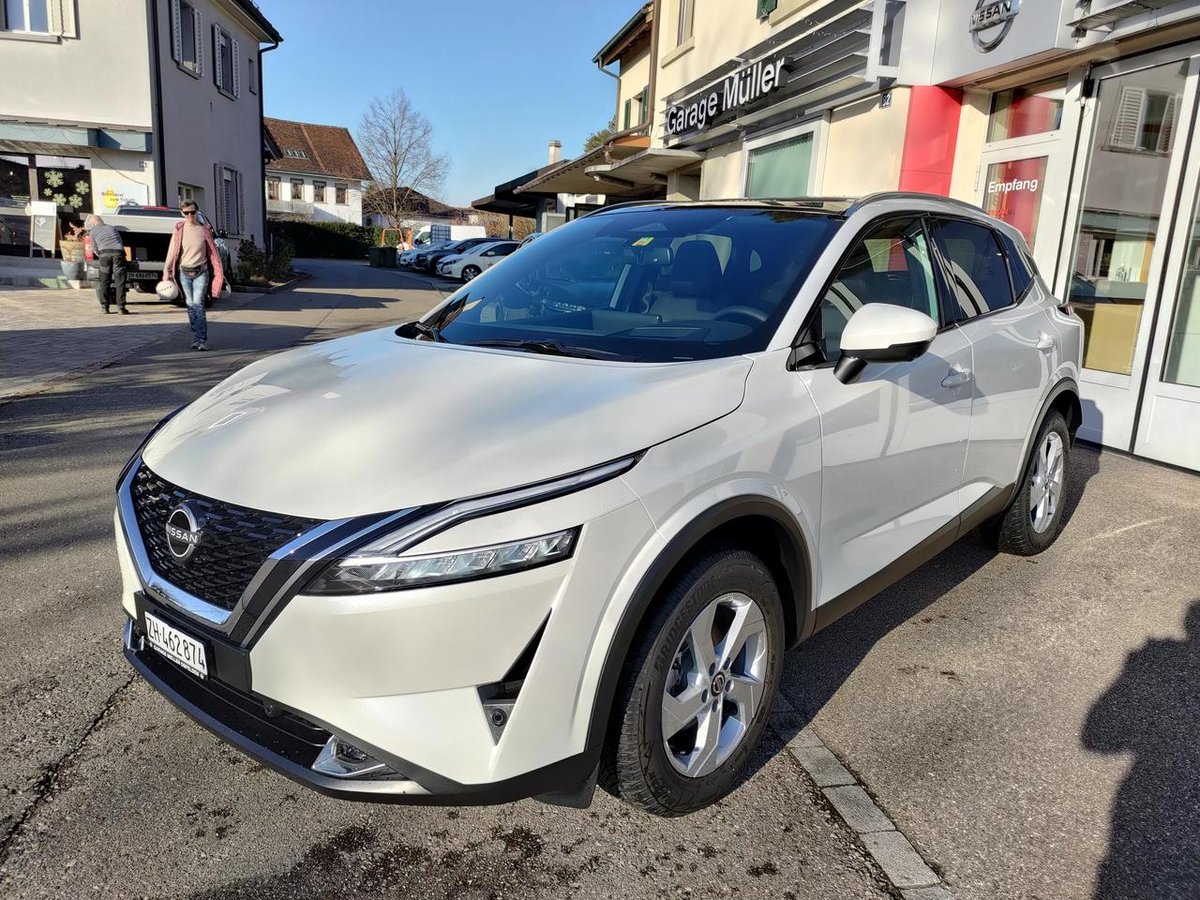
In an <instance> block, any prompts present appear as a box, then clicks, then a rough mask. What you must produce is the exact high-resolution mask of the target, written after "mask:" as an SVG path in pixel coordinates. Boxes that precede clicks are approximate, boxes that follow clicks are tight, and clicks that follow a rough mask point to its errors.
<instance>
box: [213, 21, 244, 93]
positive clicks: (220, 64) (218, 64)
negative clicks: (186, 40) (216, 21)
mask: <svg viewBox="0 0 1200 900" xmlns="http://www.w3.org/2000/svg"><path fill="white" fill-rule="evenodd" d="M239 55H240V54H239V53H238V41H237V39H236V38H234V37H231V36H230V35H229V33H228V32H226V31H225V29H223V28H222V27H221V26H220V25H213V82H214V83H215V84H216V86H217V90H219V91H220V92H221V93H222V94H224V95H225V96H227V97H233V98H237V97H238V96H240V95H241V93H242V85H241V80H242V79H241V75H240V73H241V68H240V64H239V63H238V57H239Z"/></svg>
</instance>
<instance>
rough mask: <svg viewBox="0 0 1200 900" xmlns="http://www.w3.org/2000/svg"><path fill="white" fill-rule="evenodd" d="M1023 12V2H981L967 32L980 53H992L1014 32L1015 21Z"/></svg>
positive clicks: (987, 0) (982, 0)
mask: <svg viewBox="0 0 1200 900" xmlns="http://www.w3.org/2000/svg"><path fill="white" fill-rule="evenodd" d="M1020 11H1021V0H979V2H977V3H976V4H975V12H973V13H971V23H970V24H969V25H968V26H967V30H968V31H969V32H971V40H972V41H974V42H975V49H976V50H978V51H979V52H980V53H990V52H991V51H992V50H995V49H996V48H997V47H999V46H1000V42H1001V41H1002V40H1004V39H1005V38H1006V37H1008V33H1009V32H1010V31H1012V26H1013V20H1015V19H1016V18H1017V13H1019V12H1020Z"/></svg>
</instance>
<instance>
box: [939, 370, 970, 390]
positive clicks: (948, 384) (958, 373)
mask: <svg viewBox="0 0 1200 900" xmlns="http://www.w3.org/2000/svg"><path fill="white" fill-rule="evenodd" d="M973 377H974V376H972V374H971V370H970V369H960V368H958V367H957V366H956V367H955V368H953V369H951V370H950V374H949V375H947V376H946V377H945V378H943V379H942V387H945V388H956V387H962V386H963V385H964V384H966V383H967V382H968V381H970V380H971V379H972V378H973Z"/></svg>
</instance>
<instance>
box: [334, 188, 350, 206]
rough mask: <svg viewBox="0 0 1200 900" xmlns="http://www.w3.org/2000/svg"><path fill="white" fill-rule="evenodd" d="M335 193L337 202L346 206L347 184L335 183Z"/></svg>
mask: <svg viewBox="0 0 1200 900" xmlns="http://www.w3.org/2000/svg"><path fill="white" fill-rule="evenodd" d="M333 193H334V199H335V200H336V201H337V204H338V205H339V206H345V205H346V202H347V201H346V185H344V184H335V185H334V186H333Z"/></svg>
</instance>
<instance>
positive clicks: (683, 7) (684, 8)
mask: <svg viewBox="0 0 1200 900" xmlns="http://www.w3.org/2000/svg"><path fill="white" fill-rule="evenodd" d="M695 3H696V0H679V30H678V33H677V35H676V39H675V43H676V45H678V44H682V43H683V42H684V41H686V40H688V39H689V38H690V37H691V36H692V20H693V19H694V18H695V12H696V6H695Z"/></svg>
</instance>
